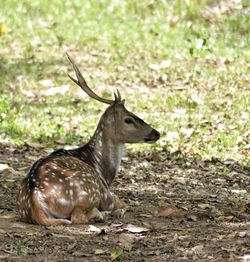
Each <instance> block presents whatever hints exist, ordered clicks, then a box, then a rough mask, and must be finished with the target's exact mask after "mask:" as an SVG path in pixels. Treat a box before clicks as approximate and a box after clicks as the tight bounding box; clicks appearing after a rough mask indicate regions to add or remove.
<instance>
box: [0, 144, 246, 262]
mask: <svg viewBox="0 0 250 262" xmlns="http://www.w3.org/2000/svg"><path fill="white" fill-rule="evenodd" d="M49 151H50V150H48V149H46V148H44V147H42V146H40V145H26V146H24V147H22V148H13V147H11V146H3V145H2V146H0V164H6V165H8V166H6V167H5V168H2V169H1V170H0V261H26V262H28V261H112V260H114V261H250V260H248V258H249V259H250V201H249V200H250V199H249V185H250V183H249V182H250V168H249V167H244V166H240V165H238V164H237V163H235V162H234V161H232V160H231V161H225V162H221V161H219V160H217V159H213V160H212V161H202V160H198V159H196V158H195V157H187V156H185V155H183V154H181V153H180V152H176V153H174V154H170V153H168V152H167V151H164V150H163V151H162V152H151V153H150V151H145V152H133V153H132V152H131V151H130V153H128V154H127V155H126V157H124V158H123V160H122V167H121V170H120V172H119V174H118V175H117V177H116V178H115V181H114V183H113V184H112V191H113V192H115V193H116V194H117V195H119V196H120V197H121V198H123V199H124V200H125V202H126V203H127V204H128V206H129V209H128V211H127V213H126V215H125V217H123V218H121V219H116V218H114V219H110V220H109V221H107V222H105V223H95V224H93V225H77V226H76V225H72V226H55V227H44V226H38V225H32V224H25V223H22V222H20V221H19V218H18V216H17V207H16V193H17V190H18V187H19V184H20V181H21V180H22V179H23V177H24V176H25V175H26V173H27V171H28V169H29V168H30V166H31V164H32V163H33V162H34V161H35V160H36V159H38V158H39V157H41V156H44V155H46V154H48V153H49ZM247 255H249V256H247Z"/></svg>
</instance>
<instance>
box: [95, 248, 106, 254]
mask: <svg viewBox="0 0 250 262" xmlns="http://www.w3.org/2000/svg"><path fill="white" fill-rule="evenodd" d="M106 252H107V251H106V250H103V249H100V248H97V249H96V250H95V255H101V254H105V253H106Z"/></svg>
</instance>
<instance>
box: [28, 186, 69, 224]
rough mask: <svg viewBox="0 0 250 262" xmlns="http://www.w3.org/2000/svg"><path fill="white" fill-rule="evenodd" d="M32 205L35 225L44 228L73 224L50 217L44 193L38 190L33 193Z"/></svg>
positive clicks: (32, 217)
mask: <svg viewBox="0 0 250 262" xmlns="http://www.w3.org/2000/svg"><path fill="white" fill-rule="evenodd" d="M31 203H32V207H31V220H32V221H33V223H36V224H39V225H44V226H55V225H69V224H71V223H72V222H71V221H70V220H68V219H62V218H55V217H53V216H52V215H50V214H49V211H48V207H47V205H46V203H45V201H44V199H43V196H42V193H41V192H40V191H38V190H37V189H35V190H34V192H33V195H32V197H31Z"/></svg>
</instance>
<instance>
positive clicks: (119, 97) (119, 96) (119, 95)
mask: <svg viewBox="0 0 250 262" xmlns="http://www.w3.org/2000/svg"><path fill="white" fill-rule="evenodd" d="M116 92H117V95H118V99H119V101H121V99H122V97H121V94H120V92H119V90H118V89H116Z"/></svg>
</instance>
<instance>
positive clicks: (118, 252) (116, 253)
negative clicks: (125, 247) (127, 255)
mask: <svg viewBox="0 0 250 262" xmlns="http://www.w3.org/2000/svg"><path fill="white" fill-rule="evenodd" d="M122 254H123V252H122V249H121V248H119V247H116V248H115V249H114V250H113V251H112V252H111V260H112V261H113V260H115V259H117V258H118V257H120V256H121V255H122Z"/></svg>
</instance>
